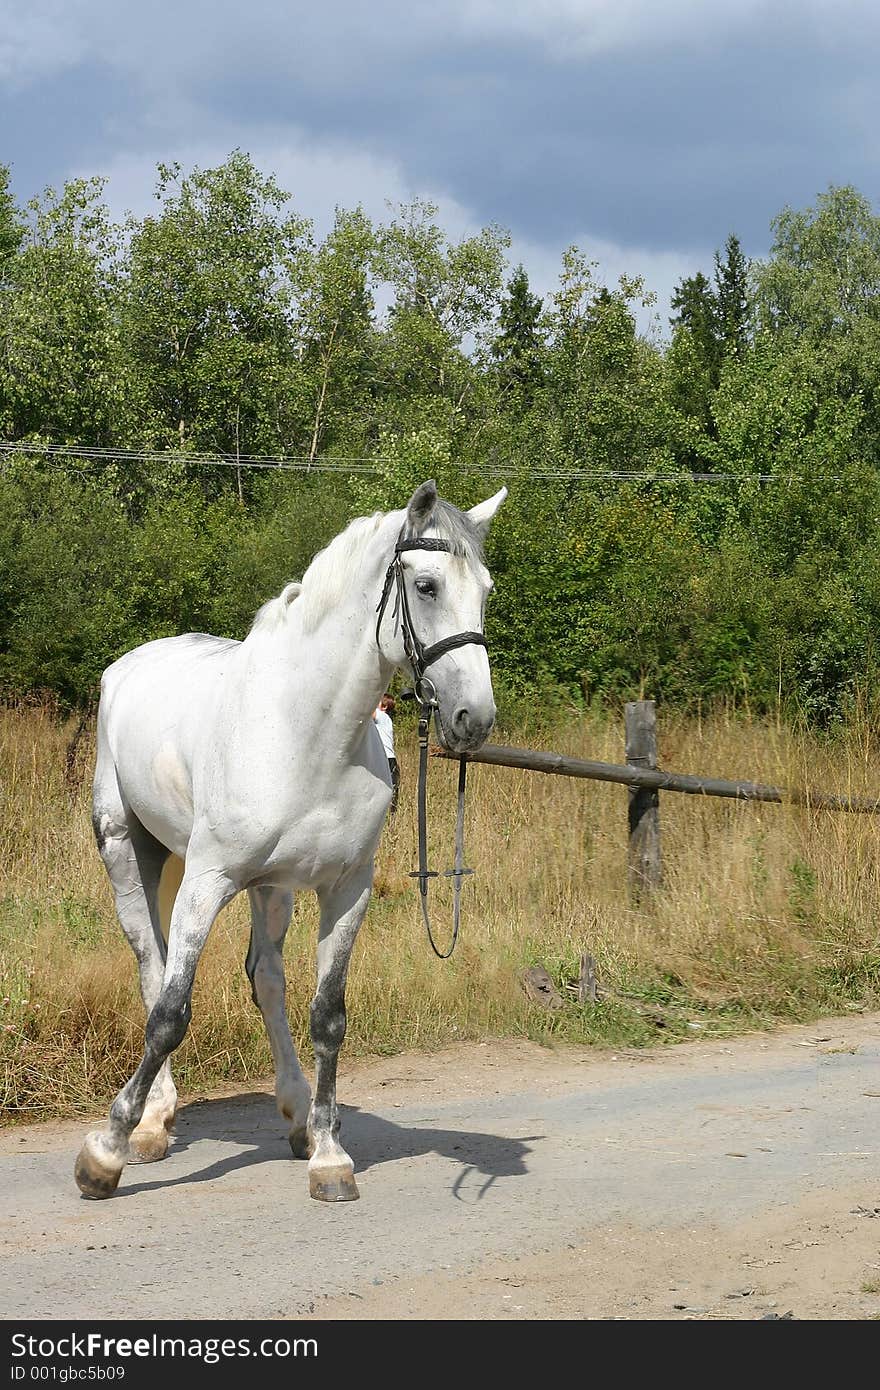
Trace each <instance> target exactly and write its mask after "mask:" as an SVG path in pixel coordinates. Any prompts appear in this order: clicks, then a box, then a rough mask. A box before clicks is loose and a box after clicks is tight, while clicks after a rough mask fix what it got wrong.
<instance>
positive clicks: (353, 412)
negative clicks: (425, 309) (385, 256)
mask: <svg viewBox="0 0 880 1390" xmlns="http://www.w3.org/2000/svg"><path fill="white" fill-rule="evenodd" d="M375 251H376V237H375V232H374V230H373V226H372V224H371V222H370V220H369V218H368V217H367V216H366V214H365V213H364V212H363V211H362V210H361V209H360V208H358V209H357V210H356V211H354V212H345V211H342V210H341V209H337V212H336V219H335V222H334V225H333V228H332V230H331V231H330V232H329V234H328V235H327V237H326V238H325V240H324V241H323V243H322V244H321V245H320V246H319V247H318V248H317V250H315V251H314V252H310V254H304V255H302V256H301V257H300V258H299V272H298V275H297V280H296V291H297V296H298V312H297V322H296V327H295V332H296V336H297V339H298V343H299V351H300V357H301V367H302V370H301V381H300V386H301V389H302V391H303V393H304V403H305V405H306V409H307V410H308V412H309V416H310V421H311V427H310V430H309V437H308V458H309V461H310V462H314V460H315V459H316V457H317V455H318V452H319V450H320V449H322V448H327V447H331V448H332V446H333V445H334V444H338V443H342V444H343V446H345V445H346V442H347V444H348V447H349V448H353V449H355V450H356V449H358V448H361V447H363V440H364V437H365V434H366V432H367V430H368V429H369V424H370V417H371V416H372V414H373V400H372V397H373V394H374V391H375V380H374V377H375V371H376V362H375V358H376V344H375V329H374V324H373V314H374V301H373V292H372V282H373V262H374V259H375ZM352 436H353V437H352Z"/></svg>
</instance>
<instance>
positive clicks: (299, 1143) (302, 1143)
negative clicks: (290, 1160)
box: [287, 1126, 312, 1158]
mask: <svg viewBox="0 0 880 1390" xmlns="http://www.w3.org/2000/svg"><path fill="white" fill-rule="evenodd" d="M287 1139H288V1143H289V1144H290V1151H291V1153H292V1154H293V1156H294V1158H311V1156H312V1141H311V1139H310V1138H309V1132H308V1130H307V1129H306V1128H305V1126H303V1128H302V1129H295V1130H294V1131H293V1133H292V1134H289V1135H288V1136H287Z"/></svg>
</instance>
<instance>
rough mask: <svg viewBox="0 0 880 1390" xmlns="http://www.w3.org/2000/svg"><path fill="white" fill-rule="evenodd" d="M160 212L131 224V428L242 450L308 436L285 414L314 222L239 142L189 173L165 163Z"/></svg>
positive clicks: (191, 445)
mask: <svg viewBox="0 0 880 1390" xmlns="http://www.w3.org/2000/svg"><path fill="white" fill-rule="evenodd" d="M156 196H157V198H158V199H159V201H160V202H161V204H162V207H161V211H160V213H159V215H158V217H146V218H144V219H143V221H141V222H139V223H135V224H134V225H133V226H132V228H131V233H132V235H131V251H130V261H129V273H128V279H127V283H126V285H125V287H124V292H123V295H122V306H121V319H122V328H123V338H124V352H125V357H126V367H127V371H128V382H129V392H130V394H129V399H130V403H131V414H130V420H129V432H130V435H131V436H132V437H133V438H135V439H137V440H139V441H140V442H143V443H149V444H151V445H153V446H159V447H169V446H172V447H173V446H176V447H178V448H181V449H183V450H188V449H203V450H216V451H219V452H223V453H228V454H234V455H240V454H243V453H250V452H255V453H256V452H261V451H262V452H267V453H272V452H276V451H278V450H280V449H284V448H285V446H286V445H287V444H288V442H289V440H290V438H291V435H293V437H294V438H295V440H296V442H297V443H298V444H299V445H300V447H301V445H302V438H303V433H304V431H303V429H302V421H301V420H295V421H294V422H292V423H291V421H290V420H289V417H288V415H287V401H288V398H289V395H290V394H291V393H290V389H289V388H290V377H291V373H293V372H295V368H296V364H295V361H294V355H293V348H292V341H291V321H292V306H291V293H290V275H291V271H292V269H293V268H294V267H295V265H296V262H297V259H298V258H299V257H300V256H301V254H302V244H303V240H304V237H305V235H306V232H307V224H306V223H305V221H304V220H303V219H302V218H299V217H296V216H293V215H288V216H286V217H285V216H282V210H283V208H284V205H285V203H286V201H287V195H286V194H285V193H283V192H282V190H281V189H280V188H279V187H278V185H277V184H276V182H275V180H274V179H272V178H264V177H263V176H262V175H261V174H260V173H259V171H258V170H257V169H256V168H255V166H254V165H253V163H252V161H251V160H250V158H249V156H247V155H245V154H242V153H241V152H240V151H235V152H234V153H233V154H232V155H230V157H229V159H228V160H227V161H226V163H225V164H222V165H220V166H219V167H218V168H216V169H208V170H200V169H196V170H194V171H193V173H192V174H191V175H189V176H188V177H182V175H181V170H180V168H179V167H178V166H177V165H173V166H167V165H159V183H158V189H157V195H156Z"/></svg>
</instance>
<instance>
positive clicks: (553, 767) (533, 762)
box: [432, 743, 880, 815]
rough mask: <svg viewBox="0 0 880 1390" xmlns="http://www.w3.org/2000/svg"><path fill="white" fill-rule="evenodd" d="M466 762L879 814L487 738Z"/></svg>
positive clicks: (877, 807)
mask: <svg viewBox="0 0 880 1390" xmlns="http://www.w3.org/2000/svg"><path fill="white" fill-rule="evenodd" d="M432 752H433V754H434V755H435V756H436V757H440V758H454V759H455V760H456V761H457V760H458V756H459V755H458V754H457V753H450V752H448V751H447V750H446V749H445V748H433V749H432ZM467 757H468V761H469V762H473V763H488V764H490V765H491V766H492V767H520V768H525V769H527V770H528V771H530V772H551V773H556V774H558V775H559V776H560V777H587V778H589V779H590V780H591V781H593V782H619V783H620V784H621V785H622V786H625V787H644V788H650V789H652V790H654V791H658V792H685V793H687V794H688V795H689V796H725V797H732V798H733V799H734V800H736V801H775V802H780V803H787V804H789V805H792V806H811V807H813V809H814V810H817V811H853V812H856V813H858V814H862V815H872V814H877V813H880V797H878V798H876V799H874V800H865V799H861V798H859V797H847V796H832V795H831V794H830V793H828V792H818V791H811V790H809V789H805V790H800V789H797V788H792V789H788V790H787V789H785V788H782V787H767V786H763V785H762V784H761V783H760V782H727V781H725V780H724V779H723V778H720V777H699V776H693V775H691V774H690V773H686V772H661V771H660V770H659V769H658V770H656V771H655V770H653V769H651V768H641V767H628V766H626V765H625V764H622V763H600V762H593V761H591V760H590V759H588V758H569V757H566V756H565V755H564V754H562V753H543V752H538V751H536V750H534V749H531V748H511V747H507V746H505V745H504V744H493V743H487V744H485V745H484V746H483V747H482V748H481V749H479V751H478V752H476V753H468V755H467Z"/></svg>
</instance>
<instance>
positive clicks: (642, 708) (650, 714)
mask: <svg viewBox="0 0 880 1390" xmlns="http://www.w3.org/2000/svg"><path fill="white" fill-rule="evenodd" d="M625 718H626V761H627V763H628V764H629V766H630V767H643V768H651V769H652V770H653V769H655V768H656V766H657V714H656V708H655V705H654V701H653V700H632V701H630V702H629V703H628V704H627V705H626V707H625ZM627 876H628V880H629V887H630V892H631V894H632V896H633V898H634V899H635V900H636V901H638V899H639V898H642V897H644V896H646V895H649V894H650V893H651V892H652V891H653V890H654V889H655V888H659V886H660V883H661V880H662V876H663V864H662V859H661V857H660V794H659V792H658V791H656V789H654V788H651V787H631V788H630V792H629V859H628V875H627Z"/></svg>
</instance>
